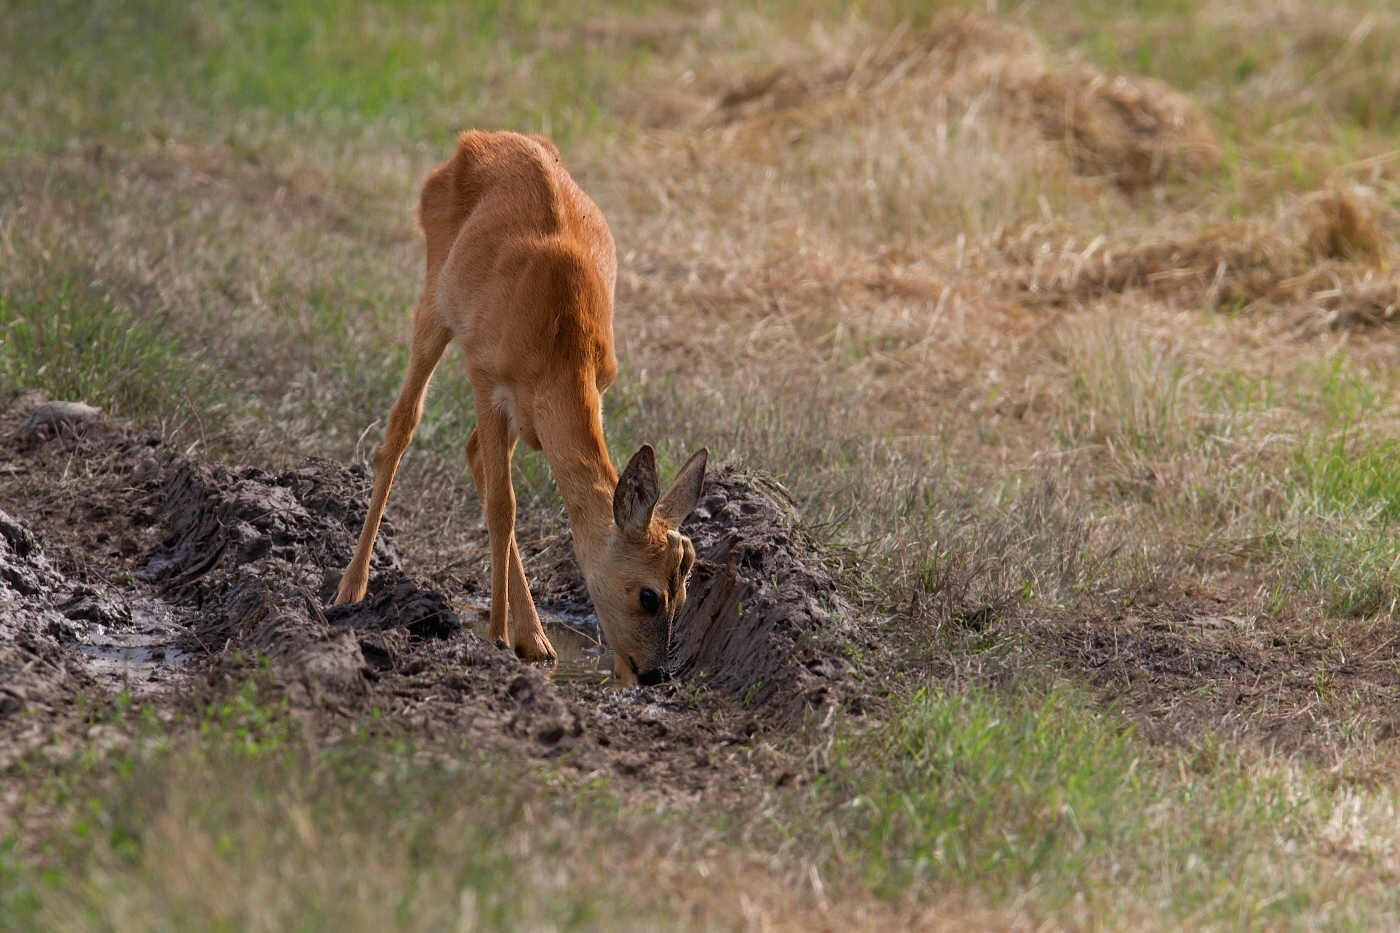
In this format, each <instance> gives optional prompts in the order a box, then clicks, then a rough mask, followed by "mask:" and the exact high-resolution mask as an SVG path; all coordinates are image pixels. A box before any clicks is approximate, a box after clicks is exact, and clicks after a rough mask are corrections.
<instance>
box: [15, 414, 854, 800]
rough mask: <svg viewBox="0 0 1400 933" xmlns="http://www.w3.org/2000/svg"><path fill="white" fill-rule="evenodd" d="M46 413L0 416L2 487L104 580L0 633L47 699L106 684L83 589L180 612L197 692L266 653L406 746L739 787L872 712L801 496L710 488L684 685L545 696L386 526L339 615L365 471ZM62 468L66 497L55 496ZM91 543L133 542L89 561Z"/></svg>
mask: <svg viewBox="0 0 1400 933" xmlns="http://www.w3.org/2000/svg"><path fill="white" fill-rule="evenodd" d="M34 408H35V406H34V403H33V400H32V399H30V400H27V402H26V400H23V399H22V400H21V402H19V403H16V404H14V405H12V406H11V408H10V410H9V411H7V412H5V413H4V416H3V417H0V431H3V432H4V433H5V434H7V435H8V436H9V437H10V438H11V442H12V443H11V447H12V449H11V451H10V456H11V459H12V462H13V463H14V464H15V467H14V471H13V472H12V473H10V474H5V475H0V492H3V497H0V504H6V505H7V506H8V507H10V508H12V509H15V508H16V507H17V504H20V505H24V506H26V507H32V508H33V509H34V511H35V512H36V513H37V514H36V518H35V520H36V528H37V529H38V531H39V537H41V538H42V537H45V536H47V535H50V534H52V535H53V536H55V537H56V538H57V539H58V540H61V541H62V542H63V544H62V545H60V552H61V553H62V554H63V555H65V558H66V559H67V560H68V561H69V562H70V563H75V562H76V563H83V564H84V566H85V567H86V569H85V571H84V575H85V576H86V577H87V578H91V579H92V580H97V581H99V585H97V586H93V585H91V584H82V585H78V584H75V585H73V586H67V588H66V589H65V585H66V584H64V583H63V581H62V579H61V577H62V575H61V574H57V571H53V570H52V567H49V571H50V572H52V573H54V574H57V576H56V577H55V578H54V581H53V582H51V583H49V584H46V585H47V586H48V589H47V590H46V591H45V592H46V593H50V594H51V596H52V598H48V599H47V602H45V598H39V603H43V604H44V605H43V606H40V607H39V609H36V610H35V612H36V613H38V614H37V615H35V616H34V621H32V623H30V622H26V623H25V624H24V625H18V624H16V623H14V622H12V621H11V620H10V618H9V617H8V616H6V618H5V619H4V621H0V645H9V644H10V643H11V642H15V639H17V638H21V637H23V638H26V639H28V641H27V642H25V643H26V644H33V645H38V646H39V648H37V649H36V650H37V651H38V652H39V654H40V655H41V656H43V657H46V658H49V659H50V660H51V661H52V664H51V665H50V666H51V667H53V669H54V671H55V675H54V679H52V682H51V684H50V687H46V688H45V689H46V690H49V691H50V692H52V693H55V694H57V695H69V694H73V693H75V692H76V691H79V690H81V689H85V688H86V687H88V686H92V685H94V683H95V682H94V679H93V673H92V670H93V669H92V665H91V664H90V663H88V662H87V661H85V656H84V655H83V652H82V651H81V650H80V649H79V646H77V645H76V644H75V643H74V639H73V638H72V637H66V638H65V637H62V636H63V630H62V628H61V626H62V623H59V622H55V621H54V620H55V619H59V618H63V619H66V618H67V617H65V616H63V615H62V613H61V612H59V611H58V609H57V608H55V607H56V606H57V605H58V601H59V596H60V595H61V596H62V601H63V605H67V604H68V603H69V602H72V601H73V594H78V595H79V597H81V596H82V594H81V593H80V592H79V591H80V590H81V587H82V586H87V590H85V591H83V592H86V593H87V594H88V595H87V596H86V597H85V598H86V599H87V603H86V604H84V605H85V606H86V609H85V610H84V611H88V612H93V611H96V608H95V607H98V606H103V605H106V606H116V607H118V609H119V610H120V608H121V607H127V608H128V609H129V607H131V606H136V605H138V604H145V603H150V604H151V605H159V606H160V607H162V608H163V609H165V610H168V615H169V619H168V620H167V621H170V620H173V622H172V623H171V625H170V626H168V627H169V628H171V631H172V632H173V634H172V635H171V638H170V639H169V640H170V641H172V644H171V645H170V646H169V647H170V650H169V655H170V657H178V658H180V659H181V661H182V663H184V664H185V666H186V670H187V671H188V672H190V673H191V674H193V673H195V672H198V673H201V674H203V675H204V676H203V678H202V680H203V681H204V682H205V684H207V685H208V686H207V687H206V686H205V684H199V683H196V681H194V680H193V679H190V678H186V680H185V681H184V683H185V684H187V685H189V686H194V687H197V688H198V689H200V690H207V689H213V690H214V691H215V692H216V693H217V692H218V691H219V690H222V689H228V688H231V687H233V686H235V685H236V684H237V683H239V682H241V680H242V679H245V678H246V677H247V676H248V670H249V668H250V667H251V666H252V665H253V664H255V663H257V662H256V661H255V660H254V659H255V658H256V657H258V656H263V657H266V658H267V659H268V660H269V662H270V665H271V672H272V675H273V678H274V680H275V682H276V683H277V684H278V685H280V687H281V688H282V690H283V691H284V692H285V695H286V696H287V698H288V700H289V702H290V704H291V707H292V709H293V710H294V711H297V712H298V715H299V716H301V717H302V718H306V717H310V718H309V719H308V720H307V721H315V722H320V723H322V724H327V723H330V724H333V723H334V722H339V721H346V720H347V719H348V720H352V721H353V720H359V719H360V718H362V717H363V716H365V715H366V714H368V713H369V712H370V711H371V710H379V711H380V713H381V714H383V715H382V720H381V721H382V722H383V723H384V724H385V725H384V726H383V727H384V728H394V729H399V730H401V731H403V732H404V733H405V734H413V735H421V736H427V737H429V738H431V737H434V736H441V737H444V738H448V739H451V740H454V741H467V740H470V739H471V737H473V736H475V737H481V738H486V739H488V740H491V741H502V740H503V741H506V742H507V743H510V742H515V743H516V744H518V745H520V746H521V747H523V748H525V749H526V752H527V754H529V755H531V756H533V757H541V756H543V757H554V756H558V755H560V754H563V753H565V752H571V753H572V761H573V763H574V764H575V765H576V766H577V767H581V768H590V769H591V768H596V767H604V768H607V769H608V770H611V771H613V772H614V773H617V774H621V775H625V776H630V777H636V778H637V779H641V780H646V781H648V782H658V783H661V784H666V785H671V786H680V787H684V788H686V789H688V790H695V789H699V788H702V787H705V786H712V785H713V783H714V781H715V780H719V781H721V782H724V781H727V780H731V779H734V774H733V768H729V770H728V771H727V772H726V770H725V767H724V766H723V763H724V762H725V761H729V762H733V761H737V760H739V759H742V760H743V761H745V762H748V761H750V759H752V758H753V755H752V750H753V748H754V746H755V742H756V739H755V736H756V735H758V734H760V733H764V732H768V731H788V730H790V729H791V728H792V727H793V726H795V725H796V720H798V719H800V718H801V717H802V716H803V715H805V714H806V713H808V712H816V713H818V714H829V713H830V712H831V711H832V710H834V709H836V708H846V709H848V710H851V711H857V712H858V711H859V710H860V709H861V706H862V697H863V692H862V691H863V689H864V688H863V686H862V683H863V681H862V676H861V673H862V672H861V669H860V668H859V666H858V665H857V664H855V663H853V662H852V661H851V660H849V659H848V657H847V656H848V655H851V654H852V652H851V651H850V650H849V645H850V643H851V641H852V639H853V638H855V637H857V635H858V631H857V627H856V623H855V613H854V610H853V609H852V608H851V607H850V605H849V604H847V603H846V602H845V601H844V600H843V599H842V598H841V596H840V593H839V589H838V587H837V584H836V581H835V579H834V577H833V576H832V574H831V573H830V571H829V570H828V569H827V567H826V565H825V563H824V562H823V560H822V555H821V553H820V550H819V549H818V548H817V547H816V546H815V545H814V544H813V542H812V541H811V539H810V538H809V536H808V535H807V534H806V533H805V532H804V531H803V529H802V526H801V523H800V519H799V517H798V515H797V511H796V509H795V508H794V507H793V504H792V501H791V499H790V497H788V496H787V494H786V493H785V492H784V491H783V490H782V488H781V487H780V486H778V485H777V484H776V483H775V482H773V481H771V480H769V479H767V478H764V477H761V476H755V475H752V474H746V473H742V472H738V471H733V470H727V469H726V470H720V471H718V472H716V473H715V474H714V475H713V476H712V477H711V479H710V480H709V481H708V483H707V486H706V490H705V494H704V496H703V497H702V501H701V506H700V507H699V508H698V509H697V511H696V513H695V514H694V515H692V516H691V518H690V519H689V520H688V522H687V523H686V526H685V531H686V533H688V534H690V535H691V536H692V538H693V540H694V542H695V544H696V550H697V557H698V560H697V564H696V570H695V572H694V576H693V577H692V582H691V586H690V597H689V599H688V601H687V604H686V607H685V609H684V610H683V611H682V614H681V616H680V617H679V619H678V620H677V624H676V627H675V633H674V640H673V644H674V648H675V652H674V657H675V660H676V663H677V665H678V670H679V673H680V675H681V682H680V683H671V684H666V685H661V686H658V687H652V688H644V689H632V690H622V691H618V690H611V689H607V688H600V687H598V686H597V685H596V684H593V685H586V684H572V683H555V682H552V681H551V680H550V679H549V678H548V677H547V676H545V674H544V672H542V671H540V670H537V669H533V668H530V667H523V666H522V665H521V664H520V663H519V662H518V661H516V659H515V658H514V656H513V655H511V654H510V653H509V652H506V651H502V650H500V649H498V648H496V647H494V646H492V645H489V644H487V643H486V642H485V641H484V640H483V639H481V638H479V637H478V636H477V635H475V634H474V633H473V632H472V631H470V629H468V628H466V627H464V626H463V625H462V623H461V621H460V619H459V618H458V616H457V614H456V612H455V611H454V609H453V604H452V603H451V602H450V600H449V599H448V597H447V596H446V595H445V594H444V593H443V592H442V591H441V590H440V589H438V588H437V587H435V586H433V585H432V584H431V583H429V582H428V581H426V580H425V579H423V578H421V577H419V576H416V575H414V574H412V573H410V572H408V571H407V570H405V568H404V566H403V562H402V560H401V558H400V555H399V553H398V548H397V546H396V544H395V535H394V531H393V528H392V526H391V525H389V524H387V523H386V525H385V527H384V529H383V530H382V532H381V535H380V538H379V541H378V543H377V544H376V547H375V553H374V559H373V561H372V564H371V579H370V590H369V595H368V597H367V599H366V600H364V601H362V602H360V603H357V604H355V605H353V606H335V607H333V606H329V605H328V603H329V600H330V598H331V597H332V596H333V594H334V590H335V586H336V584H337V583H338V581H339V575H340V572H341V569H342V568H343V567H344V566H345V565H346V564H347V563H348V561H349V558H350V554H351V552H352V549H353V547H354V543H355V539H356V537H357V535H358V533H359V529H360V525H361V522H362V521H363V515H364V508H365V504H366V503H367V501H368V497H369V488H370V478H369V476H368V474H367V472H366V471H365V470H363V469H361V468H358V467H354V468H347V467H345V466H342V465H341V464H339V463H336V462H333V461H328V460H316V459H313V460H308V461H306V462H304V463H302V464H301V465H299V466H297V467H295V468H293V469H286V470H267V469H260V468H257V467H247V466H243V467H235V466H229V465H225V464H220V463H216V462H213V461H210V460H207V459H204V458H200V457H198V456H193V455H187V454H184V453H180V452H178V451H174V450H171V449H170V448H168V447H166V446H164V445H162V443H161V442H160V441H159V440H158V439H154V438H149V437H146V436H144V435H141V434H139V433H138V432H135V431H133V430H132V429H131V428H129V427H127V426H125V425H123V424H121V423H119V422H116V421H114V420H112V419H110V418H107V417H106V416H102V415H100V414H92V413H86V414H84V415H83V418H82V421H81V423H73V424H69V425H61V424H60V425H59V426H58V427H57V428H55V429H54V430H49V431H45V432H42V433H41V434H38V435H35V436H26V437H21V433H20V432H19V431H18V426H19V425H20V423H21V421H23V420H24V419H25V417H26V415H28V416H29V421H30V422H32V421H33V418H34ZM60 464H62V465H63V466H62V469H63V476H64V481H63V482H62V483H60V484H59V485H58V487H56V488H55V487H53V486H52V484H50V483H47V482H44V481H41V480H42V479H43V478H44V477H46V476H47V475H49V474H51V473H52V472H53V471H54V470H55V469H56V468H57V467H59V465H60ZM25 477H28V479H27V480H26V479H25ZM36 477H37V478H39V479H36ZM7 486H8V488H6V487H7ZM80 503H81V505H80ZM92 516H96V518H92V521H91V522H87V521H85V517H92ZM12 524H13V525H14V527H16V528H22V526H20V525H19V524H18V523H12ZM99 526H100V527H99ZM138 526H139V527H138ZM8 527H10V526H9V525H0V532H3V529H4V528H8ZM133 529H135V530H133ZM142 529H144V530H142ZM94 534H96V536H97V539H99V540H105V539H107V538H109V537H110V538H111V539H112V541H113V542H117V541H118V540H119V546H117V547H115V548H114V549H108V547H109V546H105V545H104V547H102V548H93V549H89V547H88V545H87V544H86V539H87V538H89V537H91V536H92V535H94ZM563 534H564V535H567V531H564V532H563ZM133 535H134V536H135V537H132V536H133ZM142 535H144V537H142ZM30 537H31V538H33V537H34V536H32V535H31V536H30ZM26 540H28V539H26ZM24 546H26V547H28V546H29V545H27V544H26V545H24ZM37 548H38V541H37V539H35V542H34V544H33V546H32V548H31V551H34V549H37ZM527 559H528V555H527ZM85 562H87V563H85ZM12 563H13V562H12ZM21 563H22V561H21ZM89 563H90V566H89V565H88V564H89ZM15 566H16V567H20V569H21V570H22V569H23V567H21V564H15ZM35 566H40V565H39V564H35ZM44 566H47V565H44ZM16 572H19V571H16ZM29 572H30V573H31V575H32V574H33V573H37V572H38V571H35V570H31V571H29ZM574 573H575V574H576V573H577V571H576V570H575V571H574ZM102 581H107V582H102ZM481 582H482V583H484V581H481ZM571 589H572V590H581V587H572V588H571ZM21 596H22V594H21ZM0 598H5V599H10V600H11V601H12V602H13V601H14V599H19V598H20V597H15V596H10V595H5V594H3V593H0ZM23 598H26V599H30V601H31V602H33V600H34V598H32V597H23ZM81 601H82V599H81V598H79V600H78V602H81ZM143 601H144V602H143ZM39 603H35V605H39ZM75 605H76V603H75ZM41 609H42V611H40V610H41ZM148 615H149V613H148ZM16 618H18V617H16ZM109 621H111V620H109ZM68 624H70V625H73V624H75V623H72V622H71V621H70V622H69V623H68ZM55 626H59V627H58V628H55ZM49 632H58V634H57V635H54V634H45V633H49ZM26 633H27V634H26ZM70 635H71V633H70ZM6 639H8V641H7V640H6ZM45 639H47V641H45ZM15 643H16V644H17V643H18V642H15ZM26 650H27V649H26ZM161 650H165V649H164V647H162V649H161ZM31 653H32V652H31ZM4 663H5V662H4V661H3V655H0V665H3V664H4ZM166 666H169V665H168V664H167V665H166ZM60 672H61V676H60ZM4 673H5V668H4V667H3V666H0V675H3V674H4ZM97 683H98V684H99V685H100V680H99V681H98V682H97ZM694 684H701V685H703V686H704V688H705V689H700V690H695V689H690V687H691V686H692V685H694ZM108 686H109V687H110V686H113V684H111V683H109V684H108ZM165 686H166V688H167V689H168V690H173V691H175V692H174V693H170V694H169V695H170V696H172V697H174V696H175V695H176V694H177V693H179V691H180V690H181V684H180V682H179V681H169V680H168V679H167V682H166V683H165ZM6 695H7V696H8V695H9V694H6ZM43 695H44V696H48V693H44V694H43ZM35 696H36V697H38V696H39V694H38V693H36V694H35ZM21 702H23V701H21ZM34 702H43V701H40V700H38V699H36V700H35V701H34ZM9 705H11V706H13V705H15V703H14V701H13V700H12V701H9ZM4 718H5V715H4V712H3V710H0V722H3V720H4ZM0 728H8V727H6V726H0ZM745 749H748V750H747V751H745ZM745 767H748V765H745ZM725 773H728V774H729V777H728V778H726V777H724V774H725Z"/></svg>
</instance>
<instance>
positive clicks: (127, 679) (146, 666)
mask: <svg viewBox="0 0 1400 933" xmlns="http://www.w3.org/2000/svg"><path fill="white" fill-rule="evenodd" d="M128 608H129V609H130V612H131V622H130V624H129V625H127V626H125V627H121V628H118V627H115V626H108V625H102V624H100V623H95V624H92V625H90V626H88V627H87V629H86V630H85V631H83V632H82V633H81V634H80V635H78V640H77V649H78V651H79V652H80V653H81V654H82V656H83V666H84V668H85V669H86V670H87V672H88V674H89V675H90V676H91V677H92V678H93V679H94V680H96V681H98V682H99V683H101V684H103V685H105V686H107V687H108V688H109V689H114V690H126V691H127V692H128V693H130V694H131V695H132V696H141V695H144V694H147V693H150V692H152V691H154V690H156V689H159V688H160V687H163V686H165V685H166V684H168V683H169V682H170V681H171V680H172V679H174V678H175V677H176V676H178V675H179V674H180V672H181V671H182V670H183V669H185V668H187V667H189V666H190V664H191V663H192V662H193V661H194V660H195V659H196V658H197V657H198V656H199V654H200V653H199V652H194V651H189V650H187V649H186V647H185V645H186V643H187V642H188V640H189V639H188V629H187V628H186V620H185V619H184V618H183V616H182V614H181V613H179V612H177V611H176V610H175V608H174V607H173V606H170V605H169V604H167V603H164V602H161V601H160V600H157V599H152V598H145V599H139V600H133V601H132V602H131V603H129V604H128Z"/></svg>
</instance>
